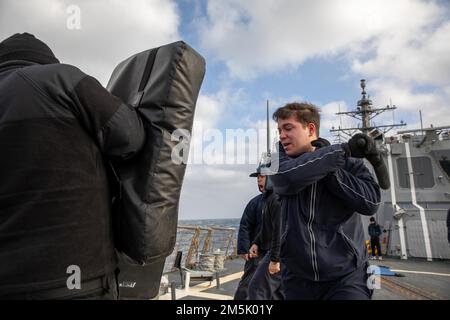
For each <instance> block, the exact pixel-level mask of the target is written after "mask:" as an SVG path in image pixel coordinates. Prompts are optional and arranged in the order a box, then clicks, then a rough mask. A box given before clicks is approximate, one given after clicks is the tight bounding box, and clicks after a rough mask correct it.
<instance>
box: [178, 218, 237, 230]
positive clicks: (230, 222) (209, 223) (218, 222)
mask: <svg viewBox="0 0 450 320" xmlns="http://www.w3.org/2000/svg"><path fill="white" fill-rule="evenodd" d="M240 220H241V219H240V218H235V219H201V220H179V221H178V225H179V226H180V225H183V226H199V227H225V228H236V229H238V228H239V222H240Z"/></svg>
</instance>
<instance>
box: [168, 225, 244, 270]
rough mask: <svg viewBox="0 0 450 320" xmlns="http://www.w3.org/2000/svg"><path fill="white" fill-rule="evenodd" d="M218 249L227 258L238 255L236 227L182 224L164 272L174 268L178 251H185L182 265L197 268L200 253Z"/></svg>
mask: <svg viewBox="0 0 450 320" xmlns="http://www.w3.org/2000/svg"><path fill="white" fill-rule="evenodd" d="M218 250H219V251H220V252H221V253H222V254H224V255H225V258H226V259H230V258H233V257H236V256H237V245H236V229H235V228H225V227H198V226H185V225H180V226H178V228H177V242H176V244H175V247H174V250H173V252H172V254H171V255H170V256H168V257H167V258H166V263H165V266H164V272H170V271H172V270H173V267H174V261H175V257H176V254H177V252H178V251H182V252H183V254H182V261H181V266H184V267H186V268H195V266H196V264H197V263H198V260H199V255H200V254H207V253H214V252H217V251H218Z"/></svg>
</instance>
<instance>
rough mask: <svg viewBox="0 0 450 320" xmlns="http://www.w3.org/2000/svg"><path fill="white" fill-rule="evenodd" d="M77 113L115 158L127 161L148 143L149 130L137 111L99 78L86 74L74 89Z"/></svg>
mask: <svg viewBox="0 0 450 320" xmlns="http://www.w3.org/2000/svg"><path fill="white" fill-rule="evenodd" d="M74 100H75V106H74V109H75V110H74V113H75V115H76V116H77V118H78V120H79V121H80V122H81V124H82V125H83V126H84V127H85V128H86V130H87V131H88V132H89V133H90V134H91V136H92V137H93V138H94V139H95V140H96V142H97V144H98V146H99V148H100V150H101V152H102V153H103V154H104V155H105V156H106V157H108V158H110V159H112V160H125V159H128V158H130V157H132V156H133V155H134V154H136V153H137V152H138V151H139V150H140V149H141V147H142V146H143V144H144V141H145V130H144V126H143V123H142V120H141V118H140V116H139V115H138V113H137V112H136V110H135V109H134V108H132V107H131V106H129V105H127V104H125V103H123V102H122V101H121V100H120V99H119V98H117V97H115V96H113V95H112V94H110V93H109V92H108V91H107V90H106V89H105V88H104V87H103V86H102V85H101V84H100V83H99V82H98V81H97V80H96V79H95V78H93V77H91V76H85V77H83V78H82V79H81V80H80V81H79V82H78V83H77V84H76V86H75V88H74Z"/></svg>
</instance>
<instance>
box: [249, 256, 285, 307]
mask: <svg viewBox="0 0 450 320" xmlns="http://www.w3.org/2000/svg"><path fill="white" fill-rule="evenodd" d="M269 263H270V252H268V253H267V254H266V255H265V256H264V258H263V259H262V260H261V262H260V263H259V264H258V268H257V269H256V271H255V274H254V275H253V278H252V280H251V281H250V284H249V286H248V299H249V300H283V299H284V297H283V293H282V290H281V272H278V273H275V274H270V273H269Z"/></svg>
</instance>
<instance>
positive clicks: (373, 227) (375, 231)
mask: <svg viewBox="0 0 450 320" xmlns="http://www.w3.org/2000/svg"><path fill="white" fill-rule="evenodd" d="M367 229H368V231H369V236H370V238H371V239H375V238H379V237H380V236H381V228H380V225H379V224H377V223H371V224H369V227H368V228H367Z"/></svg>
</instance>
